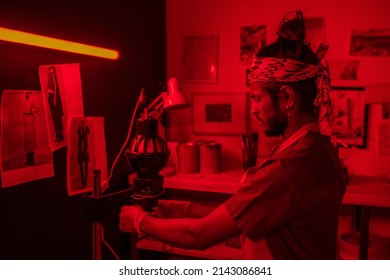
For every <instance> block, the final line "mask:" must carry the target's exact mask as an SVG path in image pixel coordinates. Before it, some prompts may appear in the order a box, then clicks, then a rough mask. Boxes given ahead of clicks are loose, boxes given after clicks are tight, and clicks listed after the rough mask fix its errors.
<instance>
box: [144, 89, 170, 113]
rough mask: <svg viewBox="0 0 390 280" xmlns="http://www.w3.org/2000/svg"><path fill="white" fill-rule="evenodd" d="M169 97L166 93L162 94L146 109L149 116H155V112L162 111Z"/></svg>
mask: <svg viewBox="0 0 390 280" xmlns="http://www.w3.org/2000/svg"><path fill="white" fill-rule="evenodd" d="M166 97H167V93H166V92H161V94H160V95H159V96H157V97H156V99H154V100H153V101H152V103H150V104H149V106H148V107H147V108H146V111H147V113H148V115H150V114H153V112H154V111H160V110H161V109H162V107H163V106H164V100H165V98H166Z"/></svg>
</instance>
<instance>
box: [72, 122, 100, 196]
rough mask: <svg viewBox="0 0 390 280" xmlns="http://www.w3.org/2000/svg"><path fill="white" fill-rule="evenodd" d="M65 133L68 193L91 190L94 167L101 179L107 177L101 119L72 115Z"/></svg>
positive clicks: (73, 193)
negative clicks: (66, 136)
mask: <svg viewBox="0 0 390 280" xmlns="http://www.w3.org/2000/svg"><path fill="white" fill-rule="evenodd" d="M68 136H69V137H68V140H69V141H68V142H69V144H68V151H67V189H68V195H70V196H72V195H77V194H81V193H86V192H91V191H92V190H93V187H94V177H93V176H94V174H93V172H94V170H100V176H101V177H100V181H101V182H102V181H105V180H107V157H106V144H105V134H104V118H103V117H74V118H72V119H71V122H70V128H69V135H68ZM101 191H102V192H103V191H104V189H102V190H101Z"/></svg>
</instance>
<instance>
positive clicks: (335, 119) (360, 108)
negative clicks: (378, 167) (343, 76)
mask: <svg viewBox="0 0 390 280" xmlns="http://www.w3.org/2000/svg"><path fill="white" fill-rule="evenodd" d="M364 93H365V92H364V87H362V88H353V87H351V88H347V87H333V90H332V92H331V94H330V97H331V100H332V118H331V122H330V127H331V136H332V137H333V138H334V139H335V140H336V141H338V142H340V143H341V144H342V145H344V146H348V147H357V148H365V147H366V138H367V115H368V106H367V105H366V104H365V96H364V95H365V94H364Z"/></svg>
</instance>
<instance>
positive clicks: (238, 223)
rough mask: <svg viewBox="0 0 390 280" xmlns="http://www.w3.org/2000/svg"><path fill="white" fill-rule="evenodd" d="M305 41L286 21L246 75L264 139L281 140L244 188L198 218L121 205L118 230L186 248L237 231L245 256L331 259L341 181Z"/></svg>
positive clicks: (319, 77)
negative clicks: (162, 215)
mask: <svg viewBox="0 0 390 280" xmlns="http://www.w3.org/2000/svg"><path fill="white" fill-rule="evenodd" d="M302 33H303V34H302ZM303 41H304V20H303V16H302V13H300V12H298V13H297V14H296V17H295V18H294V19H292V20H284V21H283V23H282V25H281V27H280V31H279V39H278V40H277V41H276V42H275V43H273V44H271V45H269V46H267V47H265V48H263V49H262V50H260V52H259V53H258V54H257V56H256V58H255V60H254V62H253V66H252V68H251V70H250V76H249V79H250V89H251V97H252V102H253V103H252V113H253V115H254V116H255V117H256V119H257V120H258V122H259V125H260V127H261V128H262V129H263V130H264V133H265V134H266V135H268V136H281V137H282V139H283V142H282V144H281V145H280V146H277V147H275V149H274V150H273V151H272V153H271V156H270V157H269V159H267V160H266V161H264V162H263V163H262V164H261V165H260V166H258V167H256V168H250V169H249V170H248V171H247V172H246V174H245V175H244V177H243V180H242V182H243V186H242V187H241V188H240V189H239V190H238V191H237V192H236V193H235V194H233V196H232V197H231V198H229V199H228V200H227V201H226V202H225V203H223V204H222V205H220V206H219V207H218V208H216V209H215V210H213V211H212V212H211V213H210V214H208V215H206V216H205V217H203V218H197V219H194V218H182V219H180V218H176V219H161V218H157V217H153V216H151V215H149V214H148V213H146V212H145V211H144V210H143V209H142V208H141V207H139V206H123V207H122V211H121V214H120V229H121V230H122V231H127V232H134V231H136V232H138V233H139V234H147V235H150V236H153V237H155V238H157V239H159V240H161V241H163V242H165V243H168V244H170V245H172V246H175V247H181V248H188V249H205V248H208V247H210V246H212V245H214V244H217V243H219V242H221V241H224V240H226V239H228V238H230V237H233V236H236V235H239V234H242V236H243V238H242V248H243V251H244V257H245V258H248V259H257V258H261V257H263V256H264V255H267V256H268V257H267V258H274V259H335V258H336V241H337V228H338V214H339V207H340V204H341V201H342V197H343V194H344V192H345V178H344V175H343V172H342V167H341V163H340V161H339V158H338V155H337V153H336V151H335V149H334V147H333V145H332V144H331V141H330V139H329V137H327V136H325V135H322V134H320V132H319V127H318V122H317V112H318V110H319V109H320V108H323V111H325V112H327V107H328V106H329V96H328V90H329V85H328V84H327V83H326V82H327V81H328V80H327V77H326V73H327V72H326V69H325V68H324V67H323V66H322V65H317V64H318V61H320V58H319V57H318V56H316V55H315V54H314V53H313V52H312V51H311V50H310V48H309V46H307V45H305V44H304V43H303ZM264 240H265V241H266V246H264ZM260 250H261V251H260ZM265 251H266V252H265Z"/></svg>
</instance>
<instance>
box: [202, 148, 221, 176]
mask: <svg viewBox="0 0 390 280" xmlns="http://www.w3.org/2000/svg"><path fill="white" fill-rule="evenodd" d="M221 154H222V146H221V144H218V143H211V144H204V145H201V146H200V172H201V173H205V174H213V173H220V172H221Z"/></svg>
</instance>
